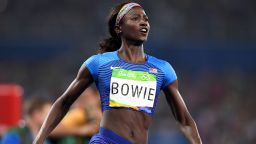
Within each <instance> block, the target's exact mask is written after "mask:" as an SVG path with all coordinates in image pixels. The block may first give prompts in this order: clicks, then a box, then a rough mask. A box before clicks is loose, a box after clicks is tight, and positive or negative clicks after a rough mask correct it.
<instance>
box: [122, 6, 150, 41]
mask: <svg viewBox="0 0 256 144" xmlns="http://www.w3.org/2000/svg"><path fill="white" fill-rule="evenodd" d="M149 29H150V25H149V21H148V16H147V15H146V13H145V11H144V10H143V9H142V8H141V7H134V8H132V9H131V10H130V11H129V12H128V13H127V14H126V15H125V16H124V17H123V19H122V22H121V24H120V31H121V35H122V36H123V37H124V38H126V39H128V40H132V41H139V42H144V41H146V40H147V37H148V33H149Z"/></svg>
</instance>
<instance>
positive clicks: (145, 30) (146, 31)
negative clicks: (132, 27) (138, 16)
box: [140, 28, 148, 33]
mask: <svg viewBox="0 0 256 144" xmlns="http://www.w3.org/2000/svg"><path fill="white" fill-rule="evenodd" d="M140 32H142V33H148V28H141V29H140Z"/></svg>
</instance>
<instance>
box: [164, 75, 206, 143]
mask: <svg viewBox="0 0 256 144" xmlns="http://www.w3.org/2000/svg"><path fill="white" fill-rule="evenodd" d="M163 91H164V93H165V96H166V99H167V102H168V104H169V106H170V107H171V109H172V113H173V115H174V117H175V119H176V120H177V121H178V122H179V126H180V129H181V131H182V132H183V133H184V135H185V136H186V137H187V139H188V140H189V141H190V143H191V144H202V141H201V138H200V135H199V133H198V130H197V126H196V123H195V121H194V120H193V118H192V116H191V115H190V113H189V111H188V109H187V107H186V104H185V102H184V101H183V99H182V97H181V95H180V93H179V90H178V81H177V80H175V81H174V82H173V83H172V84H170V85H169V86H166V87H165V88H164V89H163Z"/></svg>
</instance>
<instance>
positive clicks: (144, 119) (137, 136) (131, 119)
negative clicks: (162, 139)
mask: <svg viewBox="0 0 256 144" xmlns="http://www.w3.org/2000/svg"><path fill="white" fill-rule="evenodd" d="M151 123H152V118H151V116H150V115H148V114H146V113H143V112H140V111H135V110H126V109H111V110H106V111H104V112H103V119H102V121H101V127H104V128H107V129H109V130H111V131H113V132H115V133H116V134H118V135H119V136H121V137H123V138H125V139H127V140H128V141H130V142H131V143H133V144H147V140H148V130H149V126H150V124H151Z"/></svg>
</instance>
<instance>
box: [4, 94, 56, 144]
mask: <svg viewBox="0 0 256 144" xmlns="http://www.w3.org/2000/svg"><path fill="white" fill-rule="evenodd" d="M51 105H52V103H51V102H50V101H49V100H47V99H45V98H41V97H32V98H30V99H28V100H27V101H26V102H25V110H24V111H25V116H24V123H23V124H21V125H19V126H17V127H13V128H11V129H9V130H8V132H7V133H6V134H5V135H4V136H3V139H2V144H29V143H32V141H33V138H34V137H35V136H36V134H37V133H38V131H39V129H40V127H41V125H42V124H43V121H44V119H45V117H46V116H47V114H48V112H49V110H50V108H51ZM45 144H49V142H48V141H46V142H45Z"/></svg>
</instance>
